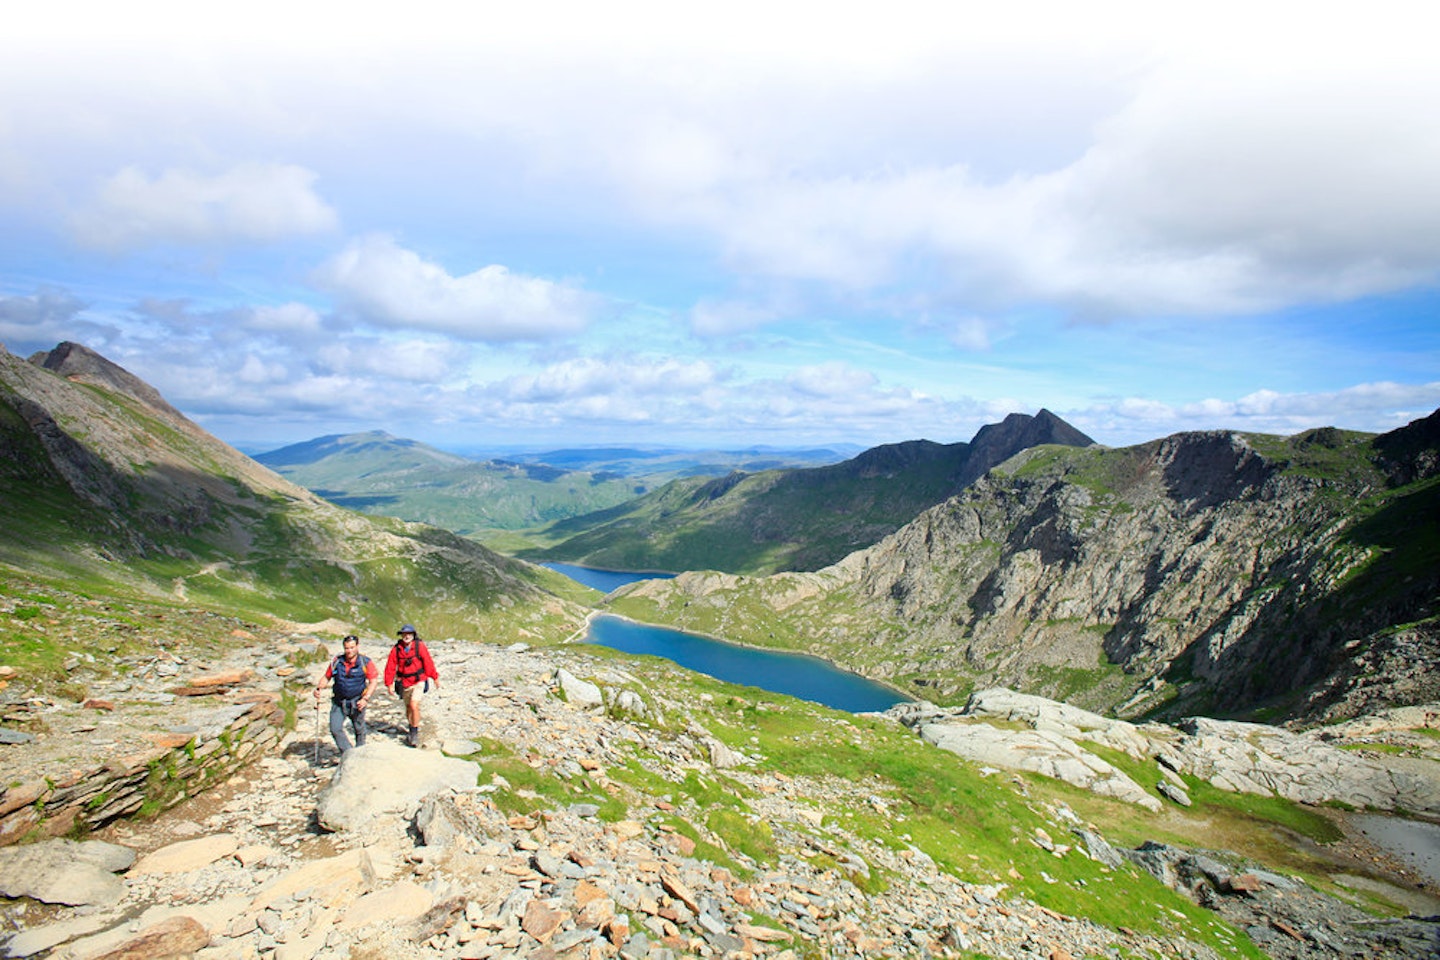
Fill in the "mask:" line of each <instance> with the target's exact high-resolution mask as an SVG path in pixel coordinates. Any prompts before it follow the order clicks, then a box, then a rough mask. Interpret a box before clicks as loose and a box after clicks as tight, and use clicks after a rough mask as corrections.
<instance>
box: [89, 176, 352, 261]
mask: <svg viewBox="0 0 1440 960" xmlns="http://www.w3.org/2000/svg"><path fill="white" fill-rule="evenodd" d="M316 179H317V175H316V174H315V173H314V172H313V171H310V170H307V169H305V168H304V167H300V166H296V165H294V164H276V163H248V164H240V165H238V166H235V167H232V168H230V169H228V170H225V171H223V172H221V173H217V174H203V173H198V172H196V171H194V170H189V169H182V168H174V167H172V168H168V169H166V170H165V171H164V172H162V173H160V174H159V175H158V176H155V177H150V176H147V175H146V174H145V172H144V171H142V170H141V169H139V168H138V167H133V166H130V167H125V168H124V169H122V170H120V171H119V172H117V173H115V174H114V175H113V176H111V177H108V178H107V179H106V180H105V181H104V182H103V183H101V184H100V186H99V188H98V190H97V191H96V194H95V197H94V200H93V202H92V203H91V204H90V205H89V206H87V207H86V208H84V209H82V210H81V211H79V212H78V213H76V214H74V215H73V216H72V218H71V228H72V229H73V231H74V233H75V236H76V239H77V240H78V241H79V242H81V243H82V244H85V245H87V246H93V247H99V248H102V249H106V250H116V251H122V250H129V249H133V248H136V247H143V246H148V245H151V244H192V243H193V244H202V245H210V244H229V243H269V242H273V241H276V240H283V239H286V238H289V237H295V236H305V235H309V234H316V233H325V232H329V231H332V230H335V229H336V228H337V227H338V226H339V217H338V215H337V214H336V212H335V210H334V209H332V208H331V207H330V206H329V205H328V204H327V203H326V202H325V201H324V200H322V199H321V198H320V196H319V195H318V194H316V193H315V191H314V183H315V180H316Z"/></svg>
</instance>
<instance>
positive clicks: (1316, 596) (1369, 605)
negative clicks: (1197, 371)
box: [610, 414, 1440, 719]
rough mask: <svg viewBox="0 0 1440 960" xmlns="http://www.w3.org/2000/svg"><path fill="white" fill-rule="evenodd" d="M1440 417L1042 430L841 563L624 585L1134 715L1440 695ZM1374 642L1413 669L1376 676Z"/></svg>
mask: <svg viewBox="0 0 1440 960" xmlns="http://www.w3.org/2000/svg"><path fill="white" fill-rule="evenodd" d="M1437 422H1440V414H1432V415H1431V416H1430V417H1427V418H1424V419H1422V420H1418V421H1416V422H1415V423H1413V424H1411V425H1410V426H1408V427H1406V428H1402V429H1401V430H1400V431H1395V432H1392V433H1391V434H1386V435H1384V436H1383V437H1375V436H1373V435H1369V434H1359V433H1354V432H1348V431H1338V430H1333V429H1330V428H1324V429H1321V430H1316V431H1307V432H1305V433H1302V434H1299V435H1297V436H1295V437H1292V438H1277V437H1267V436H1264V435H1253V434H1240V433H1238V432H1230V431H1206V432H1197V433H1182V434H1176V435H1174V436H1172V437H1168V438H1164V439H1161V440H1156V441H1151V442H1149V443H1146V444H1140V445H1136V446H1134V447H1127V448H1118V449H1108V448H1099V447H1091V448H1073V447H1061V446H1047V447H1037V448H1031V449H1029V450H1026V451H1022V452H1021V453H1019V454H1017V455H1016V456H1014V457H1012V458H1010V459H1009V460H1007V461H1005V462H1004V463H1003V464H1001V465H999V466H997V467H996V468H993V469H992V470H991V471H990V472H989V473H988V474H986V475H985V476H984V477H983V478H981V479H979V480H977V481H976V482H975V483H974V484H972V485H971V486H970V487H968V488H967V489H965V490H964V491H962V492H961V493H959V494H958V495H956V496H955V497H952V498H950V499H949V500H947V501H945V502H943V503H941V504H939V505H937V506H934V507H931V508H930V509H928V510H926V511H925V512H924V513H922V514H921V515H920V516H919V517H917V518H916V519H915V520H914V521H912V522H911V523H909V524H907V525H906V526H905V527H902V528H901V529H900V530H898V531H896V532H895V533H894V534H891V535H890V536H889V537H887V538H885V539H884V540H882V541H880V542H879V543H877V544H876V545H874V546H872V547H869V548H867V549H865V550H861V551H857V552H855V553H853V554H850V555H849V556H847V557H845V558H844V559H843V560H841V561H839V562H838V563H836V564H833V565H832V566H830V567H827V568H825V569H823V570H820V571H817V572H814V573H799V574H797V573H782V574H777V575H774V576H771V577H766V578H746V577H739V578H736V577H725V576H721V575H717V574H707V573H701V572H696V573H690V574H683V575H682V576H681V577H679V578H677V579H676V580H673V581H652V582H647V583H643V584H638V585H635V586H632V587H627V588H624V589H623V590H622V591H619V593H618V595H617V596H616V597H614V598H613V599H612V600H611V601H610V602H611V604H612V605H613V606H615V607H616V608H617V609H618V610H619V611H620V612H623V613H629V614H630V615H633V616H637V617H638V618H640V619H646V620H651V621H656V620H658V621H661V622H666V623H670V624H672V625H676V626H679V627H681V628H684V629H696V630H699V631H700V632H707V633H718V634H723V635H725V636H727V637H731V638H733V639H737V640H741V641H745V642H753V643H757V644H760V645H771V646H782V647H786V648H793V649H800V650H804V651H806V652H810V653H815V654H817V655H821V656H826V657H828V658H830V659H833V660H835V661H836V662H838V663H840V664H841V665H843V666H847V667H849V668H851V669H856V670H859V671H860V672H862V673H864V674H865V675H867V676H870V677H872V678H875V679H882V680H886V681H889V682H892V683H897V684H899V685H901V686H902V687H904V688H905V689H908V690H911V691H912V692H914V693H915V694H916V695H920V696H926V697H930V698H937V697H938V698H939V699H941V700H949V701H951V702H953V701H957V700H963V698H964V696H965V695H966V694H967V692H968V691H969V690H970V689H973V687H974V686H975V685H991V684H1003V685H1007V686H1012V687H1014V688H1016V689H1022V690H1028V691H1030V692H1037V693H1042V694H1044V695H1046V696H1051V697H1054V698H1055V699H1060V700H1066V701H1070V702H1076V703H1077V704H1078V705H1082V706H1089V707H1092V708H1099V709H1124V710H1125V711H1127V715H1134V714H1136V713H1141V712H1144V711H1147V710H1161V709H1162V708H1164V709H1165V710H1166V711H1168V713H1167V715H1169V714H1173V713H1174V712H1176V711H1184V710H1190V711H1194V712H1200V713H1209V712H1211V711H1215V710H1219V711H1221V712H1236V711H1240V712H1244V711H1253V710H1256V709H1260V708H1267V709H1277V710H1278V711H1279V712H1280V714H1281V715H1284V716H1293V717H1296V718H1302V717H1308V718H1311V719H1314V718H1319V717H1334V718H1343V717H1348V716H1354V715H1356V714H1357V713H1360V712H1364V711H1365V710H1368V709H1371V708H1376V707H1381V706H1390V705H1399V704H1402V703H1416V702H1423V701H1425V700H1426V699H1436V698H1440V678H1437V677H1436V674H1435V671H1434V670H1433V668H1432V667H1431V666H1430V664H1432V663H1433V662H1435V660H1434V659H1433V657H1434V655H1435V654H1437V653H1440V629H1437V625H1436V616H1437V614H1440V601H1437V593H1440V469H1437V467H1436V463H1437V458H1436V456H1435V450H1436V424H1437ZM1367 658H1368V660H1369V662H1371V663H1372V665H1373V663H1378V662H1384V663H1387V664H1391V665H1392V666H1393V665H1395V664H1408V669H1403V668H1402V669H1400V670H1398V672H1397V673H1396V674H1395V676H1393V677H1391V678H1389V679H1387V680H1386V682H1384V683H1380V682H1376V681H1375V678H1374V677H1373V675H1371V674H1369V673H1367V671H1366V670H1365V669H1364V663H1365V662H1367ZM1427 658H1431V659H1427ZM1347 677H1348V678H1349V679H1346V678H1347ZM1365 677H1369V678H1370V680H1369V681H1367V682H1362V680H1363V679H1364V678H1365Z"/></svg>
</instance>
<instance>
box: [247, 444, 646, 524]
mask: <svg viewBox="0 0 1440 960" xmlns="http://www.w3.org/2000/svg"><path fill="white" fill-rule="evenodd" d="M255 460H256V461H257V462H259V463H261V464H263V465H265V466H267V467H270V468H271V469H273V470H275V471H276V472H277V473H279V474H281V475H282V476H284V477H285V478H286V479H289V480H293V481H294V482H295V483H298V484H300V485H302V486H304V487H306V488H307V489H309V490H311V491H314V492H315V493H318V494H319V495H320V496H322V497H325V498H326V499H328V500H330V501H331V502H332V503H335V504H338V505H339V506H342V507H349V508H351V509H353V510H360V511H362V512H364V513H370V514H380V515H383V516H389V517H399V518H400V519H402V520H418V521H421V522H424V523H430V524H434V525H435V526H439V527H444V528H445V529H446V530H451V531H454V532H455V533H458V534H460V535H462V536H467V537H477V538H479V539H484V535H485V534H486V533H487V532H491V531H496V530H515V529H521V528H525V527H533V526H538V525H540V524H545V523H550V522H552V521H555V520H560V519H565V518H568V517H573V516H577V515H580V514H586V513H591V512H593V511H596V510H603V509H605V508H607V507H612V506H615V505H616V504H620V503H624V502H625V501H627V500H631V499H634V498H635V497H636V496H639V495H640V494H643V493H645V492H646V491H647V490H649V486H648V485H647V484H646V483H645V482H644V481H637V480H632V479H627V478H623V477H619V476H616V475H614V474H603V473H591V472H586V471H572V470H561V469H556V468H555V467H551V466H546V465H544V464H522V463H511V462H509V461H504V460H483V461H478V460H470V459H467V458H466V457H461V456H457V455H455V454H453V453H446V452H445V451H443V450H437V449H436V448H434V447H431V446H427V445H426V444H423V443H418V442H416V441H414V440H404V439H401V438H399V437H393V436H390V435H389V434H387V433H382V432H378V431H376V432H370V433H353V434H346V435H343V436H329V437H320V438H317V439H315V440H310V441H307V442H305V443H299V444H293V445H291V446H288V447H282V448H280V449H279V450H271V451H269V452H268V453H262V454H258V455H257V456H256V457H255Z"/></svg>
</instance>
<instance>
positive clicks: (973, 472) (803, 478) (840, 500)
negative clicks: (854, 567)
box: [521, 410, 1093, 573]
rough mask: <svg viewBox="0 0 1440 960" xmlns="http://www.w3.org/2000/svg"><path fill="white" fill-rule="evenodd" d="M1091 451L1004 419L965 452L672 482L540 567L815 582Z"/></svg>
mask: <svg viewBox="0 0 1440 960" xmlns="http://www.w3.org/2000/svg"><path fill="white" fill-rule="evenodd" d="M1092 442H1093V441H1091V439H1090V438H1089V437H1087V436H1085V435H1084V434H1083V433H1081V432H1080V431H1078V430H1076V429H1075V428H1074V427H1072V426H1070V425H1069V424H1068V423H1066V422H1065V421H1063V420H1061V419H1060V418H1059V417H1057V416H1055V415H1054V414H1053V413H1051V412H1050V411H1048V410H1041V411H1040V413H1039V414H1037V415H1036V416H1033V417H1032V416H1027V415H1025V414H1019V413H1017V414H1011V415H1010V416H1009V417H1007V418H1006V419H1005V420H1004V422H1003V423H999V424H990V425H988V426H985V427H982V428H981V429H980V431H979V432H978V433H977V434H976V435H975V439H974V440H973V441H972V442H970V443H952V444H940V443H934V442H931V441H928V440H912V441H909V442H905V443H896V444H886V445H884V446H879V447H875V448H873V449H871V450H867V451H865V452H863V453H861V454H860V455H859V456H856V457H854V458H853V459H850V460H846V461H844V462H843V463H836V464H831V465H828V466H823V467H813V468H809V469H801V470H766V471H762V472H759V473H744V472H741V471H735V472H732V473H730V474H729V475H727V476H724V477H718V478H714V479H704V478H690V479H684V480H676V481H673V482H671V483H670V484H667V485H666V486H664V487H662V488H661V489H659V490H657V491H655V492H653V493H650V494H647V495H646V496H644V497H641V498H639V499H637V500H634V501H631V502H629V503H626V504H622V505H620V506H618V507H614V508H612V509H610V510H606V511H601V512H598V513H594V514H589V515H587V516H582V517H577V518H575V519H573V520H566V521H561V522H558V523H556V524H554V525H552V526H551V527H550V528H549V529H548V530H547V531H546V536H547V537H548V538H550V539H552V540H554V539H559V540H560V542H559V543H556V544H554V545H552V546H550V547H548V548H545V549H542V550H530V551H522V552H521V555H523V556H527V557H530V558H532V559H539V560H556V561H568V562H574V563H583V564H587V565H589V566H595V567H605V568H611V569H625V570H673V571H679V570H696V569H700V570H721V571H725V572H727V573H773V572H776V571H780V570H817V569H819V568H821V567H823V566H826V565H828V564H830V563H833V562H835V561H836V560H839V559H840V558H841V557H843V556H845V555H846V554H848V553H850V552H852V551H854V550H857V549H860V548H861V547H866V546H869V545H870V544H872V543H875V542H876V541H877V540H879V539H880V538H882V537H884V536H886V535H887V534H890V533H893V532H894V531H895V530H897V529H898V528H899V527H901V526H902V525H904V524H905V523H908V522H909V521H910V520H912V519H914V517H915V516H916V515H917V514H919V513H920V511H922V510H924V509H925V508H927V507H930V506H933V505H934V504H936V503H939V502H940V501H942V500H944V499H945V498H947V497H949V496H952V495H953V494H955V493H957V492H958V491H960V490H962V489H964V488H965V486H966V485H968V484H969V483H971V482H972V481H974V480H975V479H976V478H977V477H979V476H981V475H983V474H984V473H985V471H986V470H988V469H990V468H991V467H993V466H995V465H996V464H997V463H1000V462H1002V461H1003V460H1005V459H1006V458H1008V457H1009V456H1011V455H1012V454H1014V453H1017V452H1018V451H1020V450H1024V449H1028V448H1029V447H1033V446H1037V445H1040V444H1048V443H1054V444H1064V445H1072V446H1089V445H1090V444H1091V443H1092Z"/></svg>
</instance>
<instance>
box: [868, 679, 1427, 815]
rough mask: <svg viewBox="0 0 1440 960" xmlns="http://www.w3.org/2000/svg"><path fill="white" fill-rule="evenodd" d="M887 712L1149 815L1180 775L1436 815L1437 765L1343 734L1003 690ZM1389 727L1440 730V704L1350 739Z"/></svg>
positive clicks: (960, 748)
mask: <svg viewBox="0 0 1440 960" xmlns="http://www.w3.org/2000/svg"><path fill="white" fill-rule="evenodd" d="M887 713H888V714H889V715H890V716H893V717H895V718H896V719H898V720H899V721H900V722H902V723H904V724H906V725H907V726H910V727H912V728H914V729H915V730H916V732H917V733H918V734H919V735H920V736H921V738H923V739H924V740H926V741H927V742H929V743H933V744H935V745H936V746H938V747H940V748H941V749H944V750H949V751H951V752H952V753H956V754H959V755H960V756H962V757H965V758H966V759H968V760H972V761H975V762H977V763H982V764H988V765H991V766H994V767H999V768H1003V769H1011V770H1028V771H1030V772H1033V773H1039V774H1041V775H1043V776H1047V777H1053V778H1055V779H1058V780H1064V781H1065V782H1067V783H1071V784H1074V785H1075V786H1078V787H1083V788H1085V789H1087V790H1091V791H1093V792H1095V793H1097V794H1100V795H1102V796H1109V797H1115V798H1117V799H1121V800H1126V801H1128V802H1131V803H1137V804H1140V805H1141V806H1144V807H1147V808H1149V809H1152V810H1158V809H1159V808H1160V801H1159V799H1157V795H1158V796H1159V797H1164V798H1165V799H1167V800H1170V801H1172V802H1174V803H1177V804H1180V805H1181V806H1189V805H1190V799H1189V796H1188V793H1187V790H1188V786H1187V783H1186V781H1185V779H1184V777H1192V778H1194V779H1196V780H1200V781H1204V782H1206V783H1209V784H1210V785H1211V786H1213V787H1216V788H1217V789H1220V790H1224V791H1226V792H1229V793H1250V794H1256V795H1259V796H1278V797H1284V798H1285V799H1287V800H1293V801H1295V802H1296V803H1305V804H1315V805H1318V804H1325V803H1340V804H1344V805H1346V806H1350V807H1363V808H1367V809H1376V810H1396V811H1409V812H1412V813H1420V814H1427V815H1431V816H1440V768H1437V769H1434V770H1431V771H1430V775H1429V776H1424V775H1421V774H1420V773H1415V772H1411V771H1409V770H1406V769H1397V768H1395V767H1392V766H1389V765H1386V764H1382V763H1379V762H1377V761H1374V760H1371V759H1368V758H1366V757H1364V756H1361V755H1358V754H1357V753H1356V752H1355V751H1351V750H1342V749H1340V748H1339V747H1337V746H1335V745H1333V743H1332V741H1334V740H1335V739H1337V738H1338V737H1339V736H1340V735H1341V732H1340V731H1339V730H1335V729H1331V730H1326V729H1320V730H1314V731H1309V732H1305V733H1296V732H1293V731H1290V730H1286V729H1284V728H1281V727H1273V726H1267V725H1265V724H1258V723H1239V722H1233V721H1224V720H1211V719H1206V718H1203V717H1193V718H1190V719H1187V720H1185V721H1183V722H1181V723H1180V724H1179V725H1178V726H1177V727H1170V726H1166V725H1164V724H1158V723H1150V724H1145V725H1143V726H1137V725H1135V724H1131V723H1127V722H1126V721H1124V720H1116V719H1112V718H1106V717H1102V716H1100V715H1098V714H1094V713H1090V712H1089V711H1086V710H1081V709H1079V708H1077V707H1072V706H1070V705H1068V704H1064V703H1057V702H1055V701H1052V700H1046V699H1045V698H1043V697H1036V696H1031V695H1028V694H1023V693H1016V692H1015V691H1013V690H1005V689H991V690H983V691H980V692H978V693H976V694H974V695H972V696H971V698H970V700H969V702H968V703H967V704H966V705H965V706H964V707H963V708H961V709H958V710H955V709H948V710H947V709H943V708H939V707H936V706H934V705H933V704H928V703H909V704H900V705H897V706H895V707H892V708H891V709H890V710H889V711H887ZM994 721H1001V722H1002V723H1004V724H1006V725H1003V726H996V725H994ZM1014 724H1020V725H1022V726H1021V727H1020V728H1019V729H1017V728H1015V727H1014V726H1010V725H1014ZM1384 729H1392V730H1393V729H1404V730H1419V731H1421V732H1424V731H1431V730H1440V704H1434V705H1431V707H1430V708H1428V709H1424V708H1415V709H1411V710H1409V711H1406V712H1405V713H1403V714H1396V715H1393V716H1392V717H1391V719H1390V721H1389V722H1388V724H1387V723H1385V722H1382V721H1379V720H1377V721H1374V722H1372V723H1370V724H1368V725H1362V724H1361V723H1360V722H1357V725H1356V726H1355V727H1353V728H1351V729H1350V730H1349V731H1348V732H1349V733H1350V735H1351V736H1355V735H1359V734H1362V733H1366V732H1374V731H1376V730H1384ZM1092 744H1093V745H1095V746H1099V747H1105V748H1107V749H1110V750H1115V751H1118V752H1120V753H1123V754H1125V755H1126V756H1128V757H1130V758H1131V759H1133V760H1136V761H1139V762H1141V763H1143V764H1145V765H1146V766H1147V767H1148V769H1149V771H1150V773H1149V776H1148V777H1146V778H1144V780H1143V782H1137V780H1136V779H1135V778H1134V777H1132V776H1130V775H1127V774H1126V773H1123V772H1121V771H1120V770H1118V769H1116V768H1115V767H1114V766H1113V765H1112V764H1110V763H1108V762H1106V761H1105V760H1104V759H1102V758H1100V757H1098V756H1095V755H1094V754H1093V753H1092V752H1090V751H1088V750H1086V749H1085V748H1086V746H1087V745H1092Z"/></svg>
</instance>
